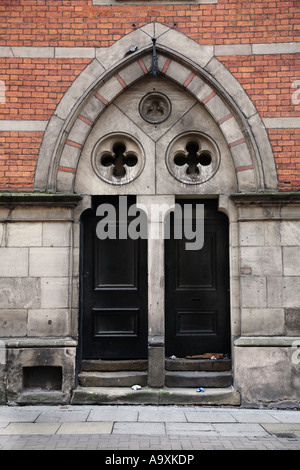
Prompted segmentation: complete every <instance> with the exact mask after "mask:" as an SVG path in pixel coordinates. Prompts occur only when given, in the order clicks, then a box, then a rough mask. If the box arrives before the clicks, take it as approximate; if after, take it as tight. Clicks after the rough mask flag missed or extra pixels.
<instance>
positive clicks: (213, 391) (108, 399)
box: [71, 386, 241, 406]
mask: <svg viewBox="0 0 300 470" xmlns="http://www.w3.org/2000/svg"><path fill="white" fill-rule="evenodd" d="M71 404H72V405H107V404H114V405H212V406H213V405H217V406H223V405H228V406H240V404H241V397H240V394H239V392H238V391H236V390H234V389H233V387H228V388H207V389H204V392H197V390H196V389H191V388H168V387H163V388H159V389H154V388H148V387H144V388H142V389H141V390H132V389H131V388H125V387H121V388H119V387H80V386H79V387H77V388H76V389H74V390H73V394H72V398H71Z"/></svg>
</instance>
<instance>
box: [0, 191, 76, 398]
mask: <svg viewBox="0 0 300 470" xmlns="http://www.w3.org/2000/svg"><path fill="white" fill-rule="evenodd" d="M2 199H3V198H2ZM25 199H26V196H25ZM27 199H28V197H27ZM37 199H40V197H39V196H37ZM2 203H3V204H1V205H0V218H1V219H0V220H1V224H0V227H1V237H0V240H1V246H0V257H1V264H0V279H1V282H0V339H1V345H2V346H3V347H4V348H5V358H4V360H2V374H1V373H0V376H1V377H2V380H1V382H2V386H0V390H2V396H1V401H5V400H6V399H7V400H8V401H13V402H15V401H16V402H19V401H20V400H21V401H22V400H25V399H24V397H23V398H21V397H22V396H23V395H22V394H23V392H24V383H23V382H24V380H23V368H24V367H33V368H34V367H44V368H45V367H58V368H62V380H61V387H60V390H59V391H57V390H56V391H55V392H54V390H52V389H51V383H50V384H48V391H47V393H46V395H45V397H44V401H46V402H47V401H48V400H49V401H50V402H53V401H54V402H55V401H58V402H61V401H66V400H67V401H68V399H69V395H70V392H71V389H72V384H73V383H74V378H75V369H74V367H75V352H76V348H75V346H76V344H77V343H76V341H74V340H73V338H72V336H73V337H74V335H75V336H76V332H75V329H74V322H73V321H72V311H73V312H74V308H77V305H78V287H77V285H78V240H77V241H76V242H75V243H74V236H73V208H72V207H71V206H70V205H69V206H68V205H66V206H65V207H64V205H57V204H55V203H54V204H51V205H50V207H49V206H47V204H41V203H40V202H39V203H36V202H35V203H33V204H26V203H24V202H23V204H10V203H6V204H5V202H4V201H2ZM75 231H76V229H75ZM77 233H78V230H77ZM74 299H75V303H73V300H74ZM76 317H77V311H76ZM3 363H4V364H3ZM6 365H7V367H6ZM47 370H49V372H51V371H52V370H53V369H51V370H50V369H42V371H44V372H45V374H46V377H47ZM33 373H34V371H33ZM6 387H7V396H6V397H5V389H6ZM34 388H35V387H34V385H31V386H30V387H29V390H28V392H29V393H28V397H27V398H26V400H25V401H29V402H30V401H31V400H34V399H33V395H32V393H33V392H34ZM40 392H41V391H40ZM53 393H54V395H53ZM47 397H48V398H47Z"/></svg>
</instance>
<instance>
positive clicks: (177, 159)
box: [166, 132, 220, 184]
mask: <svg viewBox="0 0 300 470" xmlns="http://www.w3.org/2000/svg"><path fill="white" fill-rule="evenodd" d="M166 163H167V167H168V169H169V171H170V173H171V174H172V175H173V176H174V177H175V178H176V179H177V180H179V181H181V182H183V183H187V184H199V183H204V182H205V181H207V180H209V179H210V178H212V176H213V175H214V174H215V173H216V171H217V170H218V167H219V163H220V155H219V150H218V147H217V145H216V144H215V143H214V142H213V140H212V139H211V138H209V137H208V136H207V135H205V134H202V133H200V132H197V133H196V132H193V133H186V134H182V135H180V136H179V137H177V138H176V139H174V140H173V141H172V142H171V144H170V145H169V148H168V151H167V157H166Z"/></svg>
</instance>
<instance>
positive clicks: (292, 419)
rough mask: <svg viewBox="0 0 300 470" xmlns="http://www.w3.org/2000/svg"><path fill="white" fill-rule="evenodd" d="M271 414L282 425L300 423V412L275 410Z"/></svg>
mask: <svg viewBox="0 0 300 470" xmlns="http://www.w3.org/2000/svg"><path fill="white" fill-rule="evenodd" d="M269 414H270V415H271V416H273V417H274V418H276V420H278V421H280V422H281V423H300V411H299V410H298V411H291V410H290V411H287V410H274V411H269ZM264 422H266V421H264Z"/></svg>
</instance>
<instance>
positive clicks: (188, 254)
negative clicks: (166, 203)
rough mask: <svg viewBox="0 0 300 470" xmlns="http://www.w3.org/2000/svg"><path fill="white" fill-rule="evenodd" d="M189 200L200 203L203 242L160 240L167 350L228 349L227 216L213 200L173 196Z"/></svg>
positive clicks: (185, 352) (181, 353)
mask: <svg viewBox="0 0 300 470" xmlns="http://www.w3.org/2000/svg"><path fill="white" fill-rule="evenodd" d="M191 202H193V206H194V207H195V204H196V203H197V202H198V203H202V204H203V203H204V214H205V220H204V245H203V248H202V249H199V250H186V241H187V240H186V239H185V238H184V237H183V238H182V239H174V236H173V237H172V236H171V238H170V239H169V240H166V241H165V261H166V262H165V264H166V297H165V300H166V306H165V312H166V354H167V356H171V355H175V356H177V357H185V356H187V355H197V354H203V353H210V352H222V353H228V352H229V351H230V340H229V261H228V251H229V246H228V221H227V218H226V216H225V215H224V214H222V213H221V212H218V211H217V203H216V201H214V200H210V201H202V200H198V201H189V200H183V201H177V203H179V204H181V205H182V204H184V203H189V204H191ZM172 233H173V230H172V229H171V235H172Z"/></svg>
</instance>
